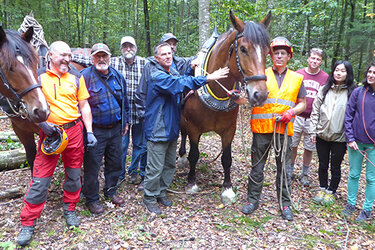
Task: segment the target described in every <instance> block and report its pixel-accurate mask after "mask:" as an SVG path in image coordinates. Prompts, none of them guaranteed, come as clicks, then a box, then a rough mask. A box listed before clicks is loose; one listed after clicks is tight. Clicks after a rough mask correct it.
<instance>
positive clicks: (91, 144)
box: [87, 132, 98, 147]
mask: <svg viewBox="0 0 375 250" xmlns="http://www.w3.org/2000/svg"><path fill="white" fill-rule="evenodd" d="M97 142H98V141H97V140H96V137H95V135H94V133H93V132H87V147H94V146H95V145H96V143H97Z"/></svg>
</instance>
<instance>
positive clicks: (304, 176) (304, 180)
mask: <svg viewBox="0 0 375 250" xmlns="http://www.w3.org/2000/svg"><path fill="white" fill-rule="evenodd" d="M299 178H300V180H301V184H302V185H303V186H305V187H308V186H310V181H309V177H308V176H307V174H301V175H300V177H299Z"/></svg>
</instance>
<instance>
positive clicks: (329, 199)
mask: <svg viewBox="0 0 375 250" xmlns="http://www.w3.org/2000/svg"><path fill="white" fill-rule="evenodd" d="M322 203H323V205H324V206H330V205H333V204H334V203H335V196H334V194H333V193H332V191H330V190H327V191H326V194H325V195H324V197H323V201H322Z"/></svg>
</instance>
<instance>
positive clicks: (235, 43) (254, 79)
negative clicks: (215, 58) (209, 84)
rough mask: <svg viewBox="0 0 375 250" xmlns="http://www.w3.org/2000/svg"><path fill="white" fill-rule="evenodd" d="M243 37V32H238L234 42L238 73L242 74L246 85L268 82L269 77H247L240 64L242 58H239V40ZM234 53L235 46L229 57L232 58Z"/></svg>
mask: <svg viewBox="0 0 375 250" xmlns="http://www.w3.org/2000/svg"><path fill="white" fill-rule="evenodd" d="M241 37H243V32H242V33H239V32H238V31H237V32H236V38H235V40H234V49H235V51H236V63H237V68H238V71H239V72H240V73H241V75H242V78H243V80H244V83H246V82H247V81H262V80H264V81H266V80H267V77H266V76H265V75H253V76H247V77H245V73H244V72H243V69H242V67H241V64H240V57H239V56H238V39H240V38H241ZM232 52H233V44H232V46H230V48H229V57H231V55H232Z"/></svg>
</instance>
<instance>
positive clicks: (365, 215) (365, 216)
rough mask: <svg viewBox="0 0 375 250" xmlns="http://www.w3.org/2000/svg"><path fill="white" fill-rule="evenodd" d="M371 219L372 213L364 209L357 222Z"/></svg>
mask: <svg viewBox="0 0 375 250" xmlns="http://www.w3.org/2000/svg"><path fill="white" fill-rule="evenodd" d="M370 217H371V211H368V210H366V209H363V210H362V211H361V213H360V214H359V215H358V217H357V222H364V221H366V220H369V219H370Z"/></svg>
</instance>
